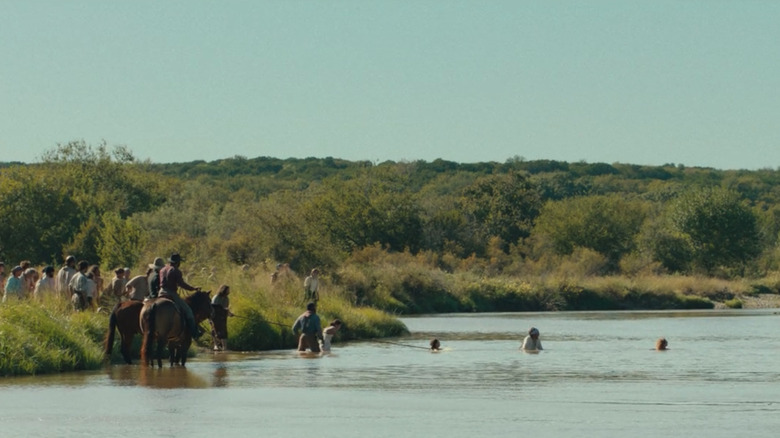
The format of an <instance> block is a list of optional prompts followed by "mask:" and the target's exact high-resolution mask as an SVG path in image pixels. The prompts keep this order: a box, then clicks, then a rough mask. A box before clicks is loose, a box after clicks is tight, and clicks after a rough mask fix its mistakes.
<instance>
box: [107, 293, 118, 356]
mask: <svg viewBox="0 0 780 438" xmlns="http://www.w3.org/2000/svg"><path fill="white" fill-rule="evenodd" d="M118 309H119V304H117V305H116V306H114V310H112V311H111V316H110V317H109V318H108V332H106V340H105V342H104V343H103V345H104V346H105V355H106V359H110V358H111V351H112V350H113V349H114V332H115V331H116V324H117V323H116V312H117V310H118Z"/></svg>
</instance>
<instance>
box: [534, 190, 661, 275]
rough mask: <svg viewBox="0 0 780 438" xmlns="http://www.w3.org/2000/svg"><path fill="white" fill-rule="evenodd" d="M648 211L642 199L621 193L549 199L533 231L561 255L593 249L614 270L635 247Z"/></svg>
mask: <svg viewBox="0 0 780 438" xmlns="http://www.w3.org/2000/svg"><path fill="white" fill-rule="evenodd" d="M645 211H646V210H645V207H644V205H643V203H642V202H641V201H630V200H626V199H624V198H623V197H621V196H619V195H609V196H601V195H599V196H587V197H581V198H569V199H564V200H562V201H556V202H548V203H547V204H545V206H544V208H543V209H542V212H541V214H540V215H539V218H538V219H537V221H536V227H535V228H534V233H539V234H541V235H543V236H545V237H546V238H547V239H549V240H550V241H551V242H552V243H553V247H554V248H555V251H556V252H557V253H559V254H571V253H572V252H573V251H574V249H575V248H578V247H582V248H589V249H592V250H594V251H596V252H598V253H600V254H601V255H603V256H604V257H606V259H607V260H608V263H609V265H610V269H613V270H614V269H617V267H618V262H619V261H620V258H621V257H622V256H623V255H625V254H627V253H628V252H630V251H631V250H633V249H634V246H635V237H636V235H637V234H638V232H639V229H640V226H641V225H642V222H643V221H644V220H645V217H646V213H645Z"/></svg>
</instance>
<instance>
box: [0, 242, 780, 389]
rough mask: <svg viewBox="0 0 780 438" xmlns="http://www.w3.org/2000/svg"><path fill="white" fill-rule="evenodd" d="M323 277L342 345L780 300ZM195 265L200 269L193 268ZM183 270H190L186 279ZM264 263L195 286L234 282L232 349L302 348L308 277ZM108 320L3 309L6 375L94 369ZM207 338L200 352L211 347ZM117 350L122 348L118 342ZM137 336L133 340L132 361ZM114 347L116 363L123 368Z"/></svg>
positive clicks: (679, 286) (430, 276)
mask: <svg viewBox="0 0 780 438" xmlns="http://www.w3.org/2000/svg"><path fill="white" fill-rule="evenodd" d="M361 257H362V258H357V259H353V260H351V261H350V263H347V264H345V265H344V266H343V267H342V268H341V269H340V270H338V271H336V272H325V273H324V276H323V277H322V286H321V291H320V292H321V300H320V303H319V312H318V313H320V316H321V318H322V320H323V323H324V324H327V322H328V321H329V320H331V319H335V318H339V319H341V320H342V321H343V322H344V327H343V329H342V331H341V332H340V333H339V334H338V335H337V336H336V338H335V342H336V343H338V342H343V341H347V340H354V339H369V338H381V337H388V336H399V335H403V334H405V333H407V329H406V327H405V326H404V325H403V323H401V322H400V321H399V320H398V319H397V317H396V315H398V314H414V313H443V312H493V311H560V310H633V309H637V310H638V309H707V308H713V307H732V308H740V307H745V306H747V307H750V306H756V305H757V304H756V303H758V305H762V303H763V304H764V305H765V304H767V303H769V304H772V303H780V300H774V299H769V300H767V299H766V298H765V297H767V296H770V297H777V296H778V295H777V294H778V292H779V291H780V276H773V277H766V278H762V279H757V280H732V281H728V280H719V279H714V278H704V277H683V276H641V277H636V278H629V277H622V276H621V277H596V276H563V277H558V276H554V275H549V276H546V277H527V278H523V277H518V276H500V275H487V274H486V273H484V272H476V271H474V270H470V271H458V272H455V273H452V272H446V271H443V270H441V269H438V268H435V267H433V266H432V264H431V263H429V262H428V261H426V260H425V259H424V257H421V256H411V255H409V254H403V253H401V254H399V253H396V254H387V253H384V252H375V253H372V254H369V255H367V254H365V253H364V254H362V255H361ZM193 265H194V264H193ZM186 272H187V271H186V267H185V273H186ZM270 274H271V272H270V270H269V269H267V268H264V267H263V266H260V267H255V268H250V269H248V270H243V269H241V268H240V267H225V268H217V269H213V270H212V269H205V270H204V269H201V268H196V267H195V266H193V267H192V268H191V271H190V272H189V273H188V274H187V281H188V282H189V283H190V284H193V285H196V286H201V287H203V288H204V289H205V290H209V289H210V290H212V291H216V290H217V288H218V287H219V285H220V284H223V283H224V284H228V285H230V286H231V291H232V292H231V310H232V311H233V312H234V313H235V314H236V317H234V318H230V319H229V321H228V331H229V337H228V345H229V347H230V349H232V350H242V351H252V350H270V349H288V348H293V347H295V345H296V339H295V337H294V336H293V334H292V332H291V325H292V323H293V321H294V320H295V318H297V317H298V315H300V314H301V312H302V311H303V309H304V307H305V303H304V301H303V297H302V295H303V291H302V281H303V279H302V277H303V275H299V274H296V273H293V272H287V273H284V274H283V275H281V276H280V277H279V279H278V280H277V281H276V282H275V283H273V284H272V283H271V282H270ZM107 320H108V316H107V315H106V314H103V313H101V314H96V313H73V312H72V311H71V310H70V309H69V308H68V307H67V306H66V304H65V303H64V302H60V301H54V300H52V301H48V302H45V303H38V302H15V303H14V302H9V303H4V304H2V305H0V375H3V376H10V375H22V374H40V373H52V372H61V371H75V370H84V369H96V368H99V367H100V366H101V364H102V359H103V358H102V353H101V346H102V341H103V339H104V336H105V331H106V328H107V326H108V321H107ZM209 341H210V339H209V337H208V336H205V337H204V338H203V339H202V340H201V341H200V342H199V345H200V347H208V344H209ZM117 344H118V342H117ZM139 344H140V342H139V340H138V339H136V342H135V353H134V354H135V356H136V357H137V354H138V345H139ZM118 349H119V346H118V345H115V350H114V354H113V357H112V360H113V361H114V362H121V358H120V355H119V351H118Z"/></svg>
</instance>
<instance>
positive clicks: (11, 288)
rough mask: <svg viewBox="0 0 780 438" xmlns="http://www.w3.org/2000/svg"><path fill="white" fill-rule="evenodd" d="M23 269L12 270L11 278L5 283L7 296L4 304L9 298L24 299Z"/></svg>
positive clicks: (5, 295) (4, 297)
mask: <svg viewBox="0 0 780 438" xmlns="http://www.w3.org/2000/svg"><path fill="white" fill-rule="evenodd" d="M23 270H24V269H22V267H21V266H14V268H13V269H12V270H11V276H10V277H8V281H7V282H6V283H5V294H4V295H3V302H4V303H5V302H6V301H8V297H11V298H16V299H17V300H20V299H22V289H23V288H22V286H23V285H22V278H21V277H22V271H23Z"/></svg>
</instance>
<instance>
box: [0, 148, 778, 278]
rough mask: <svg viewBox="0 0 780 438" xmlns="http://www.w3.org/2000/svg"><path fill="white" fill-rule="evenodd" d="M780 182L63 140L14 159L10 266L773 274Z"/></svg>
mask: <svg viewBox="0 0 780 438" xmlns="http://www.w3.org/2000/svg"><path fill="white" fill-rule="evenodd" d="M778 183H780V171H778V170H771V169H762V170H756V171H747V170H718V169H710V168H695V167H685V166H683V165H674V164H667V165H663V166H639V165H631V164H620V163H614V164H607V163H585V162H577V163H567V162H561V161H551V160H536V161H526V160H524V159H522V158H519V157H515V158H512V159H510V160H507V161H506V162H503V163H498V162H483V163H455V162H451V161H445V160H434V161H432V162H425V161H413V162H392V161H388V162H382V163H371V162H368V161H357V162H353V161H346V160H340V159H335V158H331V157H328V158H305V159H292V158H290V159H278V158H271V157H258V158H252V159H248V158H246V157H240V156H236V157H232V158H227V159H223V160H218V161H213V162H203V161H193V162H185V163H167V164H159V163H151V162H149V161H139V160H137V159H136V158H135V157H134V156H133V154H132V152H131V151H130V150H129V149H127V148H125V147H122V146H113V147H109V146H108V145H107V144H106V143H105V142H104V143H101V144H99V145H97V146H93V145H89V144H86V143H85V142H83V141H74V142H70V143H67V144H60V145H57V146H56V147H55V148H53V149H52V150H50V151H48V152H47V153H46V154H44V156H43V157H42V158H41V160H40V161H39V162H36V163H33V164H21V163H3V164H0V259H2V260H5V261H6V264H9V260H10V261H11V262H13V261H15V260H22V259H27V260H31V261H33V263H35V264H40V265H43V264H54V265H59V264H61V263H62V260H63V259H64V256H65V255H68V254H75V255H77V256H78V257H79V258H83V259H87V260H90V261H95V262H96V263H98V264H100V265H101V266H103V267H105V268H113V267H116V266H135V265H136V264H137V263H139V261H140V260H151V259H153V258H154V257H155V256H157V255H160V254H168V253H171V252H174V251H178V252H180V253H184V254H187V255H188V257H189V259H191V260H193V259H194V260H202V261H204V263H205V262H207V261H208V263H212V264H214V263H229V264H237V265H242V264H249V265H259V264H263V263H266V264H267V263H276V262H286V263H289V264H290V266H291V267H293V269H295V270H297V271H299V272H304V271H307V270H308V269H310V268H311V267H314V266H320V267H324V268H326V269H327V268H336V267H338V266H342V265H343V264H344V263H348V262H349V261H351V260H353V258H354V257H356V255H357V254H360V250H361V249H364V248H367V247H376V246H378V247H380V248H381V249H382V250H383V251H386V252H389V253H393V252H397V253H400V252H408V253H411V254H414V255H425V256H426V257H428V258H429V259H430V260H433V262H434V263H435V264H436V266H438V267H439V268H440V269H442V270H444V271H450V272H452V271H457V270H475V271H480V272H482V273H483V274H485V275H515V276H522V275H545V274H546V273H547V272H554V271H555V270H556V269H560V267H561V266H564V265H567V264H572V263H574V264H576V265H577V266H579V267H580V269H581V270H582V269H584V270H587V271H588V273H589V274H592V275H608V274H609V275H613V274H618V275H639V274H643V273H654V274H676V273H679V274H702V275H709V276H717V277H724V278H735V277H744V276H754V277H755V276H766V275H768V274H769V273H771V272H774V271H777V270H778V256H779V255H780V252H778V232H780V184H778Z"/></svg>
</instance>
